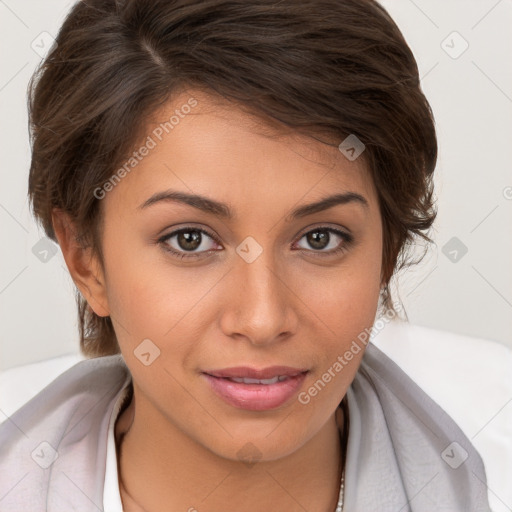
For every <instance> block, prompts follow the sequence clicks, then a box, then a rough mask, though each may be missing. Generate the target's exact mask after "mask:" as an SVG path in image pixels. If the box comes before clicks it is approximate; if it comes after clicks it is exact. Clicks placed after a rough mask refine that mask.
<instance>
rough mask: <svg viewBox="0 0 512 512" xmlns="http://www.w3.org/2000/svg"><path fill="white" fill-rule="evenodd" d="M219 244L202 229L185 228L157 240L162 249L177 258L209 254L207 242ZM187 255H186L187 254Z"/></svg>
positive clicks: (210, 250) (208, 243) (211, 250)
mask: <svg viewBox="0 0 512 512" xmlns="http://www.w3.org/2000/svg"><path fill="white" fill-rule="evenodd" d="M208 239H210V240H213V241H214V242H216V243H218V244H220V242H218V240H217V239H216V237H215V236H214V235H213V234H211V233H209V232H208V231H206V230H204V229H199V228H193V227H186V228H182V229H178V230H177V231H173V232H172V233H169V234H168V235H165V236H163V237H162V238H160V239H159V240H158V242H159V243H161V244H162V246H163V248H164V249H165V250H166V251H168V252H170V253H171V254H173V255H174V256H176V257H177V258H180V259H183V258H198V257H200V256H202V255H204V254H205V253H211V252H213V251H215V250H216V249H211V248H210V246H211V242H209V240H208ZM187 253H188V254H187Z"/></svg>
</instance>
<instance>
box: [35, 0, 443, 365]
mask: <svg viewBox="0 0 512 512" xmlns="http://www.w3.org/2000/svg"><path fill="white" fill-rule="evenodd" d="M189 87H196V88H200V89H202V90H205V91H208V92H211V93H215V94H216V95H219V96H220V97H222V98H224V99H227V100H229V101H232V102H235V104H238V105H240V106H243V107H245V108H246V109H247V110H248V111H251V112H253V113H254V114H255V115H256V116H258V117H259V118H261V119H262V120H263V121H266V122H267V123H269V124H271V123H274V124H277V125H278V126H282V127H283V128H291V129H292V130H294V131H295V132H297V133H303V134H305V135H307V136H309V137H312V138H314V139H316V140H321V139H318V138H317V137H316V134H318V133H325V134H330V136H331V141H330V142H325V141H322V140H321V141H322V142H325V143H326V144H330V145H333V143H332V140H336V141H338V144H339V143H340V142H341V141H342V140H344V138H346V137H347V136H348V135H355V136H356V137H357V138H358V139H360V141H362V143H363V144H364V145H365V151H364V153H363V154H362V157H363V158H364V161H365V163H366V165H367V167H368V169H369V172H370V175H371V178H372V180H373V183H374V185H375V188H376V191H377V195H378V202H379V209H380V213H381V217H382V224H383V253H382V269H383V281H384V286H383V287H382V289H381V296H380V298H381V299H382V304H383V305H384V307H386V308H388V309H392V310H394V306H393V304H392V300H391V291H390V288H389V283H390V279H391V277H392V276H393V275H394V274H395V273H396V272H397V270H398V269H401V268H403V267H404V266H408V265H410V264H412V262H411V260H410V254H409V252H410V251H409V249H410V248H411V247H410V246H411V245H412V244H413V241H415V240H416V239H417V238H418V237H421V238H423V239H424V240H426V241H428V242H432V240H431V239H430V238H429V236H428V235H427V231H428V230H429V229H430V227H431V225H432V224H433V221H434V219H435V217H436V210H435V207H434V200H433V179H432V178H433V172H434V168H435V165H436V159H437V140H436V132H435V124H434V118H433V115H432V111H431V108H430V105H429V104H428V101H427V100H426V98H425V96H424V94H423V92H422V90H421V87H420V79H419V75H418V68H417V64H416V61H415V59H414V56H413V54H412V52H411V50H410V48H409V46H408V45H407V43H406V41H405V40H404V38H403V36H402V34H401V32H400V30H399V29H398V27H397V26H396V24H395V23H394V21H393V20H392V19H391V17H390V16H389V14H388V13H387V11H386V10H385V9H384V8H383V7H382V6H381V5H379V4H378V3H377V2H375V1H373V0H342V1H340V0H282V1H280V2H275V1H274V0H201V1H200V2H197V1H196V0H152V1H151V2H147V1H145V0H126V1H123V0H82V1H79V2H77V3H76V4H75V5H74V6H73V8H72V9H71V11H70V12H69V14H68V15H67V17H66V19H65V21H64V23H63V25H62V27H61V29H60V31H59V33H58V35H57V38H56V44H55V45H53V46H52V48H51V49H50V52H49V54H48V55H47V57H46V58H45V59H44V60H43V61H42V62H41V64H40V65H39V66H38V68H37V69H36V71H35V72H34V75H33V76H32V78H31V80H30V83H29V88H28V108H29V127H30V139H31V146H32V161H31V165H30V175H29V199H30V205H31V208H32V212H33V214H34V216H35V217H36V219H37V221H38V222H39V223H40V224H41V225H42V226H43V228H44V231H45V233H46V235H47V236H48V237H49V238H51V239H52V240H54V241H57V240H56V237H55V232H54V229H53V225H52V210H53V209H54V208H57V209H60V210H63V211H64V212H66V213H67V214H68V215H69V216H70V218H71V219H72V221H73V223H74V225H75V226H76V228H77V230H78V233H77V239H78V240H80V241H81V243H82V244H83V245H84V247H85V246H88V247H92V249H93V250H94V252H95V254H97V255H98V257H99V258H100V261H101V262H102V263H103V256H102V250H101V245H100V243H99V242H100V229H101V221H102V210H101V208H100V206H101V201H99V200H98V198H97V197H96V196H95V194H94V191H95V190H96V189H97V188H98V187H101V186H102V185H103V184H104V183H105V181H106V180H108V179H109V178H110V177H111V176H112V174H113V172H114V171H115V170H116V169H117V168H118V166H119V165H120V164H121V163H122V162H123V161H124V160H125V158H126V155H127V154H129V153H130V151H133V147H134V145H135V143H136V142H137V141H138V140H139V138H140V137H141V136H142V135H143V130H144V127H145V121H147V120H148V119H149V118H150V116H151V115H152V113H153V112H155V111H156V110H157V109H158V108H159V107H160V106H162V105H164V104H165V103H166V102H167V101H168V100H169V99H171V98H172V97H173V95H174V94H175V93H176V92H177V91H179V90H181V89H182V88H189ZM76 299H77V305H78V317H79V330H80V350H81V352H82V353H83V354H84V355H85V356H86V357H98V356H102V355H110V354H115V353H119V352H120V348H119V345H118V343H117V339H116V335H115V332H114V329H113V325H112V321H111V319H110V317H99V316H97V315H96V314H95V313H94V311H93V310H92V309H91V308H90V306H89V305H88V304H87V302H86V300H85V299H84V298H83V297H82V295H81V294H80V292H79V290H78V289H77V290H76Z"/></svg>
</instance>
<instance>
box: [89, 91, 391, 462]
mask: <svg viewBox="0 0 512 512" xmlns="http://www.w3.org/2000/svg"><path fill="white" fill-rule="evenodd" d="M191 97H193V98H195V100H196V101H197V104H194V102H193V101H188V100H189V99H190V98H191ZM187 104H188V105H189V106H190V105H194V106H191V107H190V109H189V108H187V107H183V105H187ZM176 110H178V115H176V114H175V111H176ZM173 114H174V115H176V117H175V118H173V123H174V124H172V125H171V124H167V125H166V129H167V132H168V133H167V132H166V129H163V128H162V126H160V123H165V122H166V121H169V119H170V118H171V116H172V115H173ZM155 120H156V121H155V123H154V124H151V125H150V126H149V127H148V130H147V133H146V137H145V140H143V141H142V143H141V145H140V146H143V145H145V147H146V150H143V149H142V150H141V149H139V147H140V146H138V147H137V149H136V151H137V155H136V156H134V158H135V159H136V161H137V162H136V163H135V160H132V161H131V162H130V163H128V165H127V166H126V168H125V170H126V169H130V171H129V172H125V173H121V175H123V174H125V176H124V177H122V179H121V180H120V182H119V183H117V185H116V186H114V187H112V189H111V190H109V191H108V192H106V193H105V197H104V198H103V199H102V208H103V214H104V226H103V233H102V244H103V253H104V263H105V266H104V274H102V276H101V278H100V279H99V281H100V282H101V283H104V295H103V296H102V295H101V294H96V296H95V297H91V298H90V300H89V302H90V304H91V306H92V307H93V309H95V310H96V311H97V312H101V313H103V314H105V311H108V313H109V314H110V316H111V318H112V321H113V324H114V327H115V331H116V334H117V337H118V341H119V344H120V347H121V350H122V354H123V357H124V359H125V361H126V364H127V365H128V367H129V369H130V371H131V373H132V376H133V381H134V386H135V404H136V408H135V409H136V415H138V414H143V415H144V417H145V418H147V421H148V424H149V422H152V424H153V425H160V426H161V428H162V430H163V429H165V426H167V427H169V426H172V428H175V429H177V430H179V431H181V433H184V434H185V435H186V436H188V438H190V439H192V440H193V441H195V442H196V443H199V445H202V446H204V447H205V448H207V449H208V450H210V451H211V452H213V453H215V454H218V455H220V456H222V457H225V458H229V459H232V460H236V459H241V458H242V459H243V458H246V457H249V458H250V457H253V458H259V459H261V460H274V459H278V458H280V457H284V456H286V455H287V454H290V453H292V452H294V451H295V450H297V449H298V448H299V447H301V446H303V445H304V444H305V443H306V442H307V441H308V440H309V439H311V438H312V437H313V436H315V434H317V433H318V432H319V431H320V429H321V428H322V427H323V426H324V425H325V424H326V423H327V421H328V420H329V419H330V418H332V417H333V413H334V411H335V409H336V407H337V406H338V404H339V402H340V401H341V399H342V398H343V396H344V395H345V392H346V390H347V388H348V387H349V385H350V383H351V381H352V380H353V378H354V375H355V373H356V371H357V368H358V366H359V364H360V361H361V358H362V355H363V350H359V351H356V350H355V349H354V348H352V349H351V346H352V347H354V344H353V342H354V340H357V336H358V335H359V334H360V333H361V332H363V331H364V330H365V329H366V328H370V327H371V325H372V324H373V321H374V318H375V314H376V309H377V303H378V297H379V291H380V277H381V257H382V228H381V218H380V214H379V209H378V203H377V196H376V192H375V190H374V188H373V184H372V181H371V179H370V176H369V174H368V170H367V169H366V167H365V165H364V163H363V159H362V158H357V159H356V160H354V161H350V160H349V159H347V158H346V157H345V156H344V155H343V154H342V153H341V152H340V151H339V150H338V149H337V148H336V147H328V146H326V145H323V144H321V143H319V142H316V141H313V140H312V139H309V138H306V137H298V136H295V137H292V136H291V135H283V136H281V137H279V138H274V139H272V138H269V137H266V136H264V135H263V134H262V133H261V130H262V129H263V128H264V126H263V125H261V124H259V125H258V122H257V121H255V120H254V118H251V117H249V116H248V115H247V114H244V113H242V112H241V111H240V110H237V109H235V108H234V107H233V106H226V105H223V104H221V103H218V104H216V103H214V102H213V99H212V97H211V96H207V95H206V94H204V93H203V94H201V93H200V92H199V91H191V92H184V93H182V95H181V96H179V97H177V98H175V100H174V101H173V102H172V104H167V105H166V106H165V108H162V109H161V110H160V111H159V112H158V115H157V116H156V117H155ZM176 120H178V122H176ZM170 126H172V129H170ZM147 137H150V139H151V140H150V139H148V138H147ZM339 142H341V140H340V141H339ZM134 164H135V165H134ZM107 188H109V187H107ZM177 193H179V194H181V196H182V198H183V199H182V200H177V199H174V200H172V199H171V197H170V195H169V194H177ZM348 193H351V194H353V196H351V197H353V198H354V197H356V196H355V194H357V196H360V198H359V199H349V200H347V201H345V202H339V203H336V202H332V203H329V204H328V205H327V206H329V207H328V208H325V207H324V208H320V207H318V208H310V209H309V210H306V209H305V206H306V205H311V204H314V203H317V202H319V201H321V200H324V199H325V198H327V197H330V196H333V195H335V194H348ZM166 195H169V197H167V198H166ZM193 196H201V197H202V198H204V199H199V198H194V197H193ZM187 197H188V199H186V200H185V198H187ZM228 209H229V212H230V213H231V216H227V215H225V214H226V212H227V210H228ZM296 211H298V212H302V213H297V214H294V212H296ZM99 304H102V305H103V307H104V309H102V308H99V306H98V305H99ZM359 346H361V343H359ZM347 351H351V353H352V356H353V357H351V358H348V357H345V356H344V355H345V353H346V352H347ZM341 361H343V364H342V363H341ZM337 362H338V364H336V363H337ZM275 366H286V367H290V368H288V369H272V368H270V370H269V371H268V373H266V374H251V373H250V372H249V370H247V369H246V370H244V369H242V370H237V369H235V370H232V373H231V374H229V375H231V376H232V377H237V378H238V380H240V378H243V377H244V375H245V376H249V377H251V376H252V377H253V378H254V377H257V376H260V377H267V378H268V379H270V378H272V377H276V376H281V377H286V378H284V380H282V381H281V380H279V379H278V382H277V383H272V382H273V381H270V383H260V384H254V383H247V382H245V383H244V382H235V381H232V380H229V379H228V378H227V376H228V371H229V369H233V368H240V367H246V368H250V369H253V370H255V371H257V370H262V369H268V368H269V367H275ZM340 367H341V369H340ZM207 374H210V376H207ZM213 374H215V375H216V376H214V375H213ZM297 374H299V375H297ZM222 375H224V377H222ZM293 375H295V376H293ZM274 380H275V379H274ZM315 383H316V385H315ZM155 428H157V427H155Z"/></svg>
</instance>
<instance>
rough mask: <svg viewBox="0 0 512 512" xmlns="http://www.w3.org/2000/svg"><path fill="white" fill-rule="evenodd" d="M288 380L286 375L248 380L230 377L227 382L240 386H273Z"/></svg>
mask: <svg viewBox="0 0 512 512" xmlns="http://www.w3.org/2000/svg"><path fill="white" fill-rule="evenodd" d="M287 378H288V376H287V375H280V376H276V377H273V378H272V379H249V378H246V377H230V378H229V380H232V381H234V382H238V383H240V384H275V383H276V382H281V381H283V380H286V379H287Z"/></svg>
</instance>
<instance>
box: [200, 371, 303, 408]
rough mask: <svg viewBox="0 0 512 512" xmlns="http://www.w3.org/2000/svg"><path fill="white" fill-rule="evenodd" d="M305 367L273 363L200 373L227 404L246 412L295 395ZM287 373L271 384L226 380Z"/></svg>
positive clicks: (264, 377) (276, 403)
mask: <svg viewBox="0 0 512 512" xmlns="http://www.w3.org/2000/svg"><path fill="white" fill-rule="evenodd" d="M307 374H308V370H304V369H300V368H292V367H289V366H272V367H269V368H264V369H261V370H257V369H254V368H249V367H237V368H226V369H223V370H214V371H213V370H212V371H208V372H203V373H202V376H203V377H204V378H205V379H206V381H207V382H208V384H209V386H210V389H211V390H212V391H213V392H214V393H215V394H216V395H217V396H218V397H220V398H221V399H222V400H223V401H224V402H226V403H227V404H229V405H231V406H233V407H236V408H238V409H245V410H249V411H267V410H271V409H275V408H277V407H279V406H281V405H283V404H285V403H286V402H288V401H289V400H290V399H291V398H292V397H294V396H295V394H296V393H297V391H298V390H299V388H300V387H301V386H302V384H303V382H304V380H305V378H306V375H307ZM277 376H287V377H288V378H287V379H286V380H283V381H278V382H276V383H274V384H245V383H239V382H234V381H232V380H229V378H230V377H235V378H251V379H260V380H261V379H272V378H274V377H277Z"/></svg>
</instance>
